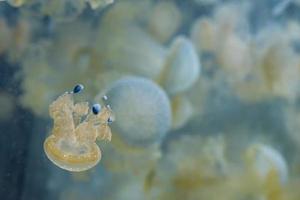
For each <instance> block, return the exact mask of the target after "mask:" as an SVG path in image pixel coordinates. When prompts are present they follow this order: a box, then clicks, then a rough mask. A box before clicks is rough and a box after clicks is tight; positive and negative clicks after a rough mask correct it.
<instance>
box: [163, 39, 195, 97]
mask: <svg viewBox="0 0 300 200" xmlns="http://www.w3.org/2000/svg"><path fill="white" fill-rule="evenodd" d="M199 74H200V63H199V58H198V55H197V52H196V49H195V48H194V45H193V44H192V42H191V41H190V40H189V39H188V38H186V37H183V36H178V37H177V38H175V39H174V41H173V43H172V44H171V48H170V50H169V54H168V55H167V56H166V59H165V61H164V66H163V70H162V72H161V75H160V78H159V80H158V82H159V83H160V85H161V86H162V87H163V88H164V89H165V90H166V91H167V93H168V94H169V95H174V94H177V93H181V92H183V91H185V90H187V89H188V88H190V87H191V86H192V85H193V84H194V83H195V82H196V81H197V79H198V77H199Z"/></svg>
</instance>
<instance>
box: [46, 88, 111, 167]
mask: <svg viewBox="0 0 300 200" xmlns="http://www.w3.org/2000/svg"><path fill="white" fill-rule="evenodd" d="M82 90H83V86H82V85H76V86H75V87H74V90H73V91H72V92H66V93H64V94H62V95H61V96H59V97H58V98H57V99H56V100H55V101H54V102H52V104H50V106H49V113H50V116H51V118H53V120H54V125H53V129H52V133H51V135H50V136H49V137H48V138H47V139H46V140H45V142H44V150H45V153H46V155H47V157H48V158H49V160H51V161H52V162H53V163H54V164H55V165H57V166H58V167H60V168H62V169H65V170H68V171H84V170H88V169H90V168H92V167H94V166H95V165H96V164H97V163H98V162H99V161H100V159H101V150H100V148H99V147H98V146H97V144H96V143H95V142H96V139H99V140H108V141H110V140H111V130H110V127H109V126H108V124H109V123H110V122H111V121H113V120H114V117H113V113H112V110H111V109H110V107H109V106H107V105H106V106H104V107H103V108H102V107H101V106H100V105H99V104H94V105H93V106H92V108H91V109H89V104H88V102H79V103H75V104H74V95H76V94H77V93H79V92H81V91H82Z"/></svg>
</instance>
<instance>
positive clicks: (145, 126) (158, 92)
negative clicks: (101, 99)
mask: <svg viewBox="0 0 300 200" xmlns="http://www.w3.org/2000/svg"><path fill="white" fill-rule="evenodd" d="M106 95H107V96H108V101H107V103H108V104H109V105H110V106H111V108H112V109H113V110H114V113H115V116H116V119H117V120H116V122H115V123H114V124H113V126H112V129H113V132H114V133H115V134H119V136H120V138H122V140H124V141H125V142H126V143H127V144H130V145H133V146H147V145H151V144H153V143H157V142H159V141H161V139H162V138H163V137H164V135H165V134H166V132H167V131H168V130H169V128H170V125H171V108H170V102H169V99H168V97H167V95H166V94H165V92H164V91H163V90H162V89H161V88H160V87H159V86H158V85H157V84H156V83H154V82H153V81H151V80H149V79H146V78H139V77H126V78H123V79H121V80H118V81H116V82H115V83H113V84H112V85H111V87H109V88H108V89H107V90H106Z"/></svg>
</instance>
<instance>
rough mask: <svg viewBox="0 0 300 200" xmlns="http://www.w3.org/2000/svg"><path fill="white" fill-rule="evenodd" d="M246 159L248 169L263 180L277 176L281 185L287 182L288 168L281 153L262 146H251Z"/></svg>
mask: <svg viewBox="0 0 300 200" xmlns="http://www.w3.org/2000/svg"><path fill="white" fill-rule="evenodd" d="M246 158H247V161H248V164H249V166H248V167H250V169H251V170H253V172H254V173H255V174H257V175H258V176H259V177H260V178H262V179H263V180H264V179H267V178H270V176H272V175H276V176H278V180H279V181H280V183H281V184H284V183H286V182H287V179H288V167H287V164H286V161H285V159H284V158H283V156H282V155H281V154H280V152H278V151H277V150H275V149H273V148H272V147H270V146H267V145H262V144H254V145H251V146H250V147H249V148H248V149H247V152H246Z"/></svg>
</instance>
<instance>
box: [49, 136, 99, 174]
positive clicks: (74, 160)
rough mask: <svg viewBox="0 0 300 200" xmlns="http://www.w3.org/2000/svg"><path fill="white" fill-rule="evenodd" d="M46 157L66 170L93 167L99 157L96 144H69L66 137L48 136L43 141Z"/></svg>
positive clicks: (80, 169) (81, 169)
mask: <svg viewBox="0 0 300 200" xmlns="http://www.w3.org/2000/svg"><path fill="white" fill-rule="evenodd" d="M44 149H45V153H46V155H47V157H48V158H49V160H51V161H52V162H53V163H54V164H55V165H57V166H58V167H60V168H62V169H65V170H68V171H84V170H88V169H90V168H92V167H94V166H95V165H96V164H97V163H98V162H99V161H100V159H101V151H100V149H99V147H98V146H97V145H96V144H92V145H90V144H89V145H80V144H70V143H69V142H68V138H66V139H65V138H63V139H58V138H57V137H55V136H53V135H52V136H50V137H48V138H47V139H46V141H45V143H44Z"/></svg>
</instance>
